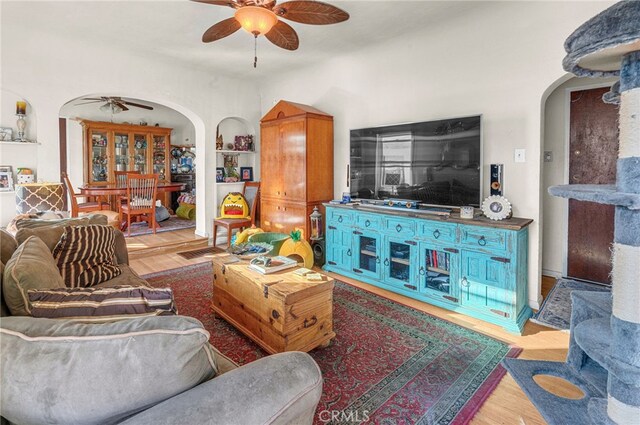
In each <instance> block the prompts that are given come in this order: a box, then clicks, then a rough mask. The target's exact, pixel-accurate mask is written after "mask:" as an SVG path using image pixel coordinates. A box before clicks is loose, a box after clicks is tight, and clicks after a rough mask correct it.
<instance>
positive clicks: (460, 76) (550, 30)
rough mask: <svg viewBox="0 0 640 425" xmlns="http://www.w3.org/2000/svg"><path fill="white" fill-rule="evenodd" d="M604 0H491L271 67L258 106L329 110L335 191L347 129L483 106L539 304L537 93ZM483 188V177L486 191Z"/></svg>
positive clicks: (340, 184) (489, 148) (340, 182)
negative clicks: (364, 45)
mask: <svg viewBox="0 0 640 425" xmlns="http://www.w3.org/2000/svg"><path fill="white" fill-rule="evenodd" d="M611 4H612V3H611V2H580V3H575V2H502V3H501V2H496V3H493V4H491V6H490V7H486V8H474V9H473V13H471V14H469V15H464V14H462V15H460V16H458V17H457V18H456V19H453V20H447V21H446V22H444V23H442V24H441V25H435V26H429V27H426V28H423V29H420V30H417V31H416V32H415V33H414V34H410V35H406V36H404V37H402V38H401V39H396V40H390V41H389V42H387V43H386V44H384V45H375V46H371V48H369V49H367V50H363V51H360V52H358V53H356V54H350V55H342V56H338V57H335V58H334V59H333V60H331V61H328V62H326V63H324V64H322V65H321V66H314V67H313V68H309V69H306V70H296V71H295V72H289V73H283V74H279V75H274V76H272V77H271V78H269V79H266V80H265V81H263V82H262V83H261V85H260V90H261V101H262V113H263V114H264V113H265V112H266V111H268V110H269V109H270V108H271V107H272V106H273V104H274V103H275V102H277V101H278V100H280V99H286V100H290V101H293V102H300V103H305V104H309V105H313V106H314V107H316V108H318V109H320V110H322V111H325V112H327V113H329V114H332V115H333V116H334V123H335V133H334V139H335V154H334V164H335V166H334V181H335V184H334V194H335V196H338V195H339V194H340V193H341V192H342V191H343V190H345V189H346V181H345V179H346V167H347V163H348V161H349V129H352V128H362V127H370V126H378V125H384V124H391V123H398V122H411V121H425V120H433V119H438V118H447V117H458V116H466V115H473V114H482V115H483V126H484V127H483V132H484V134H483V136H484V175H485V176H488V175H489V164H491V163H503V164H505V196H506V197H507V198H508V199H509V200H510V201H511V202H512V204H513V206H514V215H516V216H521V217H529V218H532V219H533V220H534V222H533V224H532V225H531V226H530V228H529V241H530V242H529V303H530V305H531V306H532V307H537V306H538V301H539V295H540V273H541V255H540V251H541V246H542V243H541V237H540V233H541V223H542V214H541V210H540V202H539V200H540V160H541V154H542V150H541V119H542V117H541V102H542V100H543V99H542V97H543V93H544V92H545V90H546V89H547V88H548V87H549V86H550V85H552V84H553V83H554V82H555V81H556V80H558V79H559V78H560V77H562V76H563V75H564V74H565V72H564V71H563V70H562V65H561V64H562V59H563V57H564V51H563V43H564V40H565V39H566V37H567V36H568V35H569V34H570V33H571V32H572V31H573V30H574V29H575V28H577V27H578V26H579V25H581V24H582V23H583V22H584V21H586V20H587V19H589V18H591V17H592V16H594V15H596V14H597V13H599V12H600V11H602V10H604V9H605V8H606V7H608V6H609V5H611ZM416 5H419V3H416ZM416 7H419V6H416ZM515 148H524V149H526V162H525V163H515V162H514V160H513V155H514V152H513V151H514V149H515ZM285 166H286V165H285ZM488 186H489V184H488V177H487V178H485V188H484V191H485V194H486V193H488Z"/></svg>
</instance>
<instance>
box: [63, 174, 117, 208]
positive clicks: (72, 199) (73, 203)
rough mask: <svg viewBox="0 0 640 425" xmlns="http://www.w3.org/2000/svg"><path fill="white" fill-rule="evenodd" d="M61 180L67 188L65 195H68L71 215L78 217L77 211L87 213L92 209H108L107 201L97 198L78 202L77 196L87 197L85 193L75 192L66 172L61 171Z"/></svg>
mask: <svg viewBox="0 0 640 425" xmlns="http://www.w3.org/2000/svg"><path fill="white" fill-rule="evenodd" d="M62 180H63V181H64V185H65V188H66V189H67V196H68V197H69V205H70V207H71V217H78V214H79V213H88V212H93V211H108V210H109V208H110V205H109V203H108V202H103V201H102V200H98V201H95V202H78V198H87V197H86V196H85V195H82V194H80V193H75V192H74V190H73V186H72V185H71V180H69V176H68V175H67V173H62Z"/></svg>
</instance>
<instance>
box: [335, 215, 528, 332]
mask: <svg viewBox="0 0 640 425" xmlns="http://www.w3.org/2000/svg"><path fill="white" fill-rule="evenodd" d="M325 207H326V240H327V247H326V255H327V257H326V260H327V261H326V263H325V266H324V269H325V270H327V271H330V272H334V273H338V274H341V275H343V276H347V277H350V278H353V279H357V280H360V281H362V282H366V283H369V284H372V285H375V286H378V287H380V288H383V289H387V290H389V291H392V292H396V293H398V294H402V295H406V296H408V297H411V298H414V299H416V300H420V301H424V302H427V303H429V304H433V305H437V306H439V307H442V308H446V309H449V310H453V311H456V312H459V313H463V314H466V315H469V316H472V317H475V318H478V319H481V320H485V321H487V322H490V323H494V324H496V325H500V326H502V327H504V328H505V329H507V330H508V331H511V332H516V333H522V329H523V327H524V324H525V322H526V321H527V319H529V317H531V308H529V306H528V304H527V299H528V296H527V250H528V243H527V237H528V229H527V226H528V225H529V224H530V223H531V221H532V220H529V219H524V218H511V219H509V220H503V221H499V222H496V221H491V220H488V219H486V218H475V219H472V220H464V219H460V218H459V217H458V216H457V215H454V214H452V215H451V216H450V217H442V216H437V215H431V214H428V215H427V214H423V213H419V212H418V211H417V210H409V209H397V210H395V209H390V208H384V209H383V208H380V207H375V206H365V205H354V206H346V205H334V204H325Z"/></svg>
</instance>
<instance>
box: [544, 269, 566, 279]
mask: <svg viewBox="0 0 640 425" xmlns="http://www.w3.org/2000/svg"><path fill="white" fill-rule="evenodd" d="M542 275H543V276H550V277H555V278H556V279H560V278H561V277H562V273H561V272H556V271H554V270H547V269H542Z"/></svg>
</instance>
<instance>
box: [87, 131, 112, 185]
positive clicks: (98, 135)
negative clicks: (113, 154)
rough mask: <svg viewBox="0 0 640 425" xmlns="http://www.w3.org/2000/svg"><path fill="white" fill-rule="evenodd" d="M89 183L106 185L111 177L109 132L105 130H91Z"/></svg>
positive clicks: (89, 139)
mask: <svg viewBox="0 0 640 425" xmlns="http://www.w3.org/2000/svg"><path fill="white" fill-rule="evenodd" d="M88 150H89V164H90V166H89V170H88V171H89V172H88V173H87V174H88V176H87V177H88V181H89V183H106V182H108V181H109V176H110V175H111V168H110V166H109V163H110V161H109V159H110V153H109V132H108V131H107V130H103V129H90V130H89V137H88Z"/></svg>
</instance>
